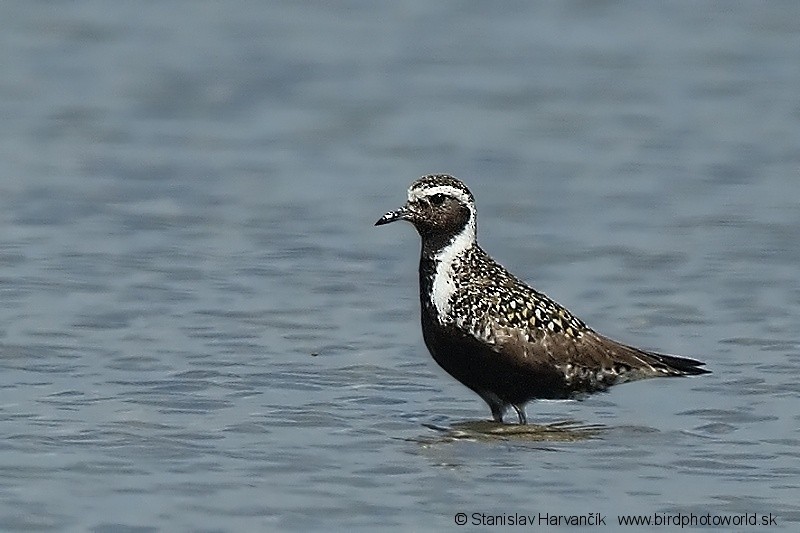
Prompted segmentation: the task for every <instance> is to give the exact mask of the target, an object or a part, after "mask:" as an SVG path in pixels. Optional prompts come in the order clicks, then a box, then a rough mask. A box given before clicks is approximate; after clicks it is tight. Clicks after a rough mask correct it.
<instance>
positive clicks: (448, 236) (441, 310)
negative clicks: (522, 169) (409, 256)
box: [375, 174, 710, 424]
mask: <svg viewBox="0 0 800 533" xmlns="http://www.w3.org/2000/svg"><path fill="white" fill-rule="evenodd" d="M398 220H405V221H407V222H410V223H411V224H412V225H413V226H414V227H415V228H416V230H417V232H418V233H419V236H420V239H421V241H422V247H421V253H420V260H419V297H420V310H421V318H422V336H423V340H424V342H425V345H426V347H427V348H428V351H429V352H430V354H431V356H432V357H433V359H434V360H435V361H436V363H438V364H439V366H441V367H442V368H443V369H444V370H445V371H446V372H447V373H448V374H450V375H451V376H452V377H454V378H455V379H456V380H458V381H459V382H461V383H462V384H464V385H465V386H466V387H468V388H469V389H471V390H472V391H474V392H475V393H477V394H478V396H480V397H481V398H482V399H483V401H485V402H486V403H487V404H488V405H489V409H490V410H491V412H492V418H493V419H494V421H495V422H498V423H501V424H502V423H504V422H503V416H504V413H505V412H506V411H507V410H508V408H509V407H511V408H513V409H514V411H515V412H516V415H517V420H518V423H519V424H527V416H526V413H525V405H526V404H527V403H528V402H529V401H531V400H537V399H571V398H582V397H585V396H586V395H588V394H591V393H595V392H600V391H605V390H606V389H608V388H609V387H610V386H612V385H616V384H619V383H624V382H627V381H634V380H639V379H647V378H655V377H676V376H691V375H699V374H707V373H710V371H709V370H706V369H704V368H702V367H703V366H704V365H705V363H703V362H701V361H698V360H695V359H690V358H687V357H679V356H675V355H667V354H662V353H657V352H652V351H648V350H644V349H640V348H636V347H634V346H630V345H627V344H623V343H620V342H617V341H614V340H612V339H610V338H608V337H606V336H603V335H601V334H600V333H597V332H596V331H595V330H594V329H592V328H590V327H588V326H587V325H586V324H585V323H584V322H583V321H582V320H581V319H579V318H578V317H576V316H575V315H573V314H572V313H571V312H570V311H568V310H567V309H566V308H564V307H563V306H561V305H559V304H558V303H556V302H555V301H554V300H552V299H550V298H549V297H547V296H546V295H545V294H543V293H541V292H539V291H537V290H536V289H534V288H532V287H530V286H529V285H527V284H526V283H525V282H523V281H521V280H520V279H519V278H517V277H516V276H514V275H513V274H511V273H510V272H509V271H508V270H506V269H505V268H504V267H503V266H501V265H500V264H499V263H497V262H496V261H495V260H494V259H492V257H491V256H489V254H487V253H486V252H485V251H484V250H483V249H482V248H481V247H480V246H479V245H478V241H477V233H476V229H477V211H476V207H475V198H474V197H473V195H472V193H471V192H470V190H469V189H468V188H467V186H466V185H464V183H462V182H461V181H460V180H459V179H457V178H455V177H453V176H451V175H448V174H431V175H426V176H422V177H421V178H419V179H417V180H416V181H414V182H413V183H412V184H411V186H410V187H409V189H408V201H407V202H406V203H405V205H403V206H402V207H400V208H398V209H395V210H393V211H389V212H387V213H386V214H385V215H383V216H382V217H381V218H380V219H378V221H377V222H376V223H375V225H376V226H382V225H384V224H389V223H392V222H396V221H398Z"/></svg>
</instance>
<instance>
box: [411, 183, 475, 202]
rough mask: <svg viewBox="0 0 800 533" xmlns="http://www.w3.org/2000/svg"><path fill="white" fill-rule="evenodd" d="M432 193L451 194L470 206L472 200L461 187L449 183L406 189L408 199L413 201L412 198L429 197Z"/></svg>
mask: <svg viewBox="0 0 800 533" xmlns="http://www.w3.org/2000/svg"><path fill="white" fill-rule="evenodd" d="M434 194H446V195H447V196H452V197H454V198H458V199H459V200H460V201H461V203H463V204H465V205H468V206H471V205H472V200H471V199H470V197H469V196H468V195H467V194H466V193H465V192H464V191H462V190H461V189H456V188H455V187H452V186H450V185H437V186H436V187H430V188H425V189H409V190H408V200H409V201H410V202H413V201H414V200H419V199H420V198H424V197H426V196H427V197H430V196H433V195H434Z"/></svg>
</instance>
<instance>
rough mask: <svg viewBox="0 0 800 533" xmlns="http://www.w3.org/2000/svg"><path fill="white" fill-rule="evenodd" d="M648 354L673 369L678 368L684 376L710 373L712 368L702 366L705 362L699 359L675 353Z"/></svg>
mask: <svg viewBox="0 0 800 533" xmlns="http://www.w3.org/2000/svg"><path fill="white" fill-rule="evenodd" d="M648 355H649V356H650V357H652V358H653V359H655V360H656V361H658V362H659V363H662V364H664V365H666V366H668V367H669V368H670V369H672V370H676V371H678V372H680V374H681V375H684V376H696V375H699V374H710V373H711V371H710V370H706V369H705V368H700V367H702V366H703V365H705V363H704V362H702V361H698V360H696V359H689V358H688V357H678V356H675V355H664V354H660V353H653V352H648Z"/></svg>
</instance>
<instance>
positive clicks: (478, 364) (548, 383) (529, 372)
mask: <svg viewBox="0 0 800 533" xmlns="http://www.w3.org/2000/svg"><path fill="white" fill-rule="evenodd" d="M422 333H423V336H424V338H425V344H426V345H427V347H428V350H429V351H430V352H431V355H432V356H433V358H434V360H435V361H436V362H437V363H438V364H439V366H441V367H442V368H443V369H444V370H445V371H447V373H448V374H450V375H451V376H453V377H454V378H456V379H457V380H458V381H460V382H461V383H463V384H464V385H466V386H467V387H469V388H470V389H472V390H473V391H475V392H477V393H478V394H481V393H483V392H490V393H492V394H494V395H496V396H497V397H498V398H500V399H501V400H502V401H503V402H504V403H506V404H516V405H521V404H524V403H525V402H527V401H529V400H533V399H537V398H538V399H564V398H570V397H572V396H573V395H574V393H575V392H578V391H575V390H571V389H570V387H569V386H568V384H567V382H566V379H565V377H564V375H563V373H562V372H560V371H558V369H556V368H554V367H553V366H552V365H546V364H541V363H533V362H529V361H525V360H520V359H517V358H514V357H511V356H508V355H504V354H502V353H498V352H495V351H494V350H492V349H491V348H490V347H487V346H486V345H485V344H482V343H481V342H479V341H477V340H476V339H474V338H473V337H470V336H467V335H464V334H463V333H461V332H460V331H458V330H456V329H455V328H453V327H447V326H444V327H443V326H440V325H438V324H436V323H434V322H433V321H432V320H426V319H425V318H424V317H423V320H422Z"/></svg>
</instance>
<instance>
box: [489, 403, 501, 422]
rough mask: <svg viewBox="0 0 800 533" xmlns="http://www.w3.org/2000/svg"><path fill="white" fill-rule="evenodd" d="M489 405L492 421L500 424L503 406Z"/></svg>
mask: <svg viewBox="0 0 800 533" xmlns="http://www.w3.org/2000/svg"><path fill="white" fill-rule="evenodd" d="M489 407H490V408H491V409H492V418H494V421H495V422H497V423H499V424H502V423H503V406H502V405H496V404H489Z"/></svg>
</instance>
